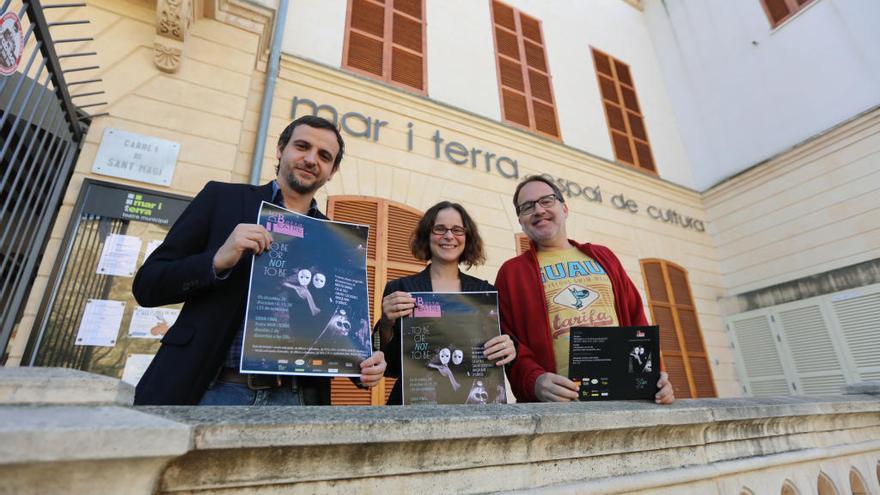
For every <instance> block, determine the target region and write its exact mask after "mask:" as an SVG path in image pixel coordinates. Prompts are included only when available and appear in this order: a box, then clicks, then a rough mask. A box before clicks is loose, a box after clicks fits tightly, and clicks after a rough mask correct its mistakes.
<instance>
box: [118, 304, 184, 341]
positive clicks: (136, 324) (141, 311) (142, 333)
mask: <svg viewBox="0 0 880 495" xmlns="http://www.w3.org/2000/svg"><path fill="white" fill-rule="evenodd" d="M179 314H180V310H179V309H172V308H142V307H140V306H137V307H136V308H134V314H133V315H131V325H129V327H128V336H129V337H137V338H142V339H161V338H162V336H163V335H165V332H167V331H168V328H169V327H170V326H171V325H174V322H175V321H177V315H179Z"/></svg>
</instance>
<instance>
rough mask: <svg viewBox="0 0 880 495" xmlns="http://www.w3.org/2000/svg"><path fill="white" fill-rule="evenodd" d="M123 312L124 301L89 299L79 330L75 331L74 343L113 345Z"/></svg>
mask: <svg viewBox="0 0 880 495" xmlns="http://www.w3.org/2000/svg"><path fill="white" fill-rule="evenodd" d="M123 313H125V301H109V300H105V299H89V302H88V303H86V310H85V311H84V312H83V316H82V321H81V322H80V324H79V331H78V332H76V345H96V346H103V347H113V346H114V345H116V336H117V335H119V325H121V324H122V314H123Z"/></svg>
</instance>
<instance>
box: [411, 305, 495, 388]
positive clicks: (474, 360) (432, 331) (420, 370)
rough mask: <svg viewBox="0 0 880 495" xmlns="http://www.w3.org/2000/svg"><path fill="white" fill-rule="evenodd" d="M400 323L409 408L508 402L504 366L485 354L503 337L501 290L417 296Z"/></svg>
mask: <svg viewBox="0 0 880 495" xmlns="http://www.w3.org/2000/svg"><path fill="white" fill-rule="evenodd" d="M412 296H413V297H414V298H415V299H416V307H415V308H414V309H413V314H412V316H411V317H404V318H401V319H400V322H401V323H400V324H401V328H400V331H401V337H402V338H401V343H402V345H401V363H402V370H401V378H400V379H401V380H402V381H403V385H402V390H403V403H404V404H490V403H500V404H506V403H507V394H506V389H505V386H504V368H503V367H498V366H495V363H493V362H491V361H488V360H487V359H486V358H485V356H484V355H483V344H484V343H486V341H487V340H489V339H491V338H492V337H497V336H498V335H501V327H500V325H499V321H498V293H497V292H456V293H440V292H413V293H412Z"/></svg>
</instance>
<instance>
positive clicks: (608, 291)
mask: <svg viewBox="0 0 880 495" xmlns="http://www.w3.org/2000/svg"><path fill="white" fill-rule="evenodd" d="M513 204H514V206H515V207H516V213H517V215H518V216H519V223H520V225H521V226H522V229H523V232H525V234H526V235H527V236H528V237H529V239H530V240H531V243H530V244H531V246H530V248H529V250H528V251H526V252H525V253H523V254H521V255H519V256H517V257H515V258H512V259H510V260H507V261H506V262H505V263H504V264H503V265H502V266H501V269H500V270H499V271H498V278H497V280H496V282H495V286H496V287H497V288H498V297H499V302H500V309H501V329H502V330H503V331H504V332H505V333H507V334H510V335H511V336H513V337H514V339H515V340H516V341H517V342H518V344H519V347H518V351H517V358H516V361H514V363H513V365H511V366H508V378H509V379H510V383H511V386H512V387H513V393H514V395H516V398H517V400H519V401H520V402H534V401H557V402H564V401H570V400H576V399H577V397H578V385H577V384H576V383H575V382H573V381H571V380H569V379H568V378H567V376H568V349H569V333H570V328H571V327H573V326H587V327H597V326H639V325H647V324H648V320H647V319H646V318H645V311H644V308H643V307H642V298H641V297H640V296H639V293H638V291H637V290H636V288H635V286H634V285H633V283H632V281H631V280H630V279H629V277H628V276H627V275H626V272H625V271H624V269H623V267H622V266H621V265H620V261H619V260H618V259H617V257H616V256H615V255H614V253H612V252H611V250H609V249H608V248H606V247H604V246H599V245H597V244H590V243H586V244H579V243H577V242H575V241H572V240H570V239H568V236H567V234H566V230H565V221H566V219H567V218H568V205H566V204H565V200H564V199H563V197H562V193H561V191H560V190H559V188H558V187H557V186H556V184H554V183H553V182H552V181H551V180H549V179H547V178H546V177H543V176H540V175H531V176H528V177H526V178H524V179H523V180H522V182H520V183H519V185H518V186H517V188H516V192H514V194H513ZM657 388H658V389H659V392H657V395H656V396H655V402H657V403H658V404H671V403H672V402H673V401H674V400H675V395H674V394H673V391H672V385H671V384H670V383H669V379H668V376H667V374H666V373H665V372H660V381H659V382H657Z"/></svg>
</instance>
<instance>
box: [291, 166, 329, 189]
mask: <svg viewBox="0 0 880 495" xmlns="http://www.w3.org/2000/svg"><path fill="white" fill-rule="evenodd" d="M293 170H294V169H293V167H291V168H289V169H287V173H285V174H284V182H286V183H287V186H288V187H290V188H291V189H293V190H294V191H295V192H296V193H298V194H311V193H313V192H315V191H317V190H318V189H319V188H320V187H321V186H322V185H323V183H321V182H319V181H318V180H315V182H314V183H312V184H303V183H302V182H300V181H299V180H297V178H296V174H294V173H293Z"/></svg>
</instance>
